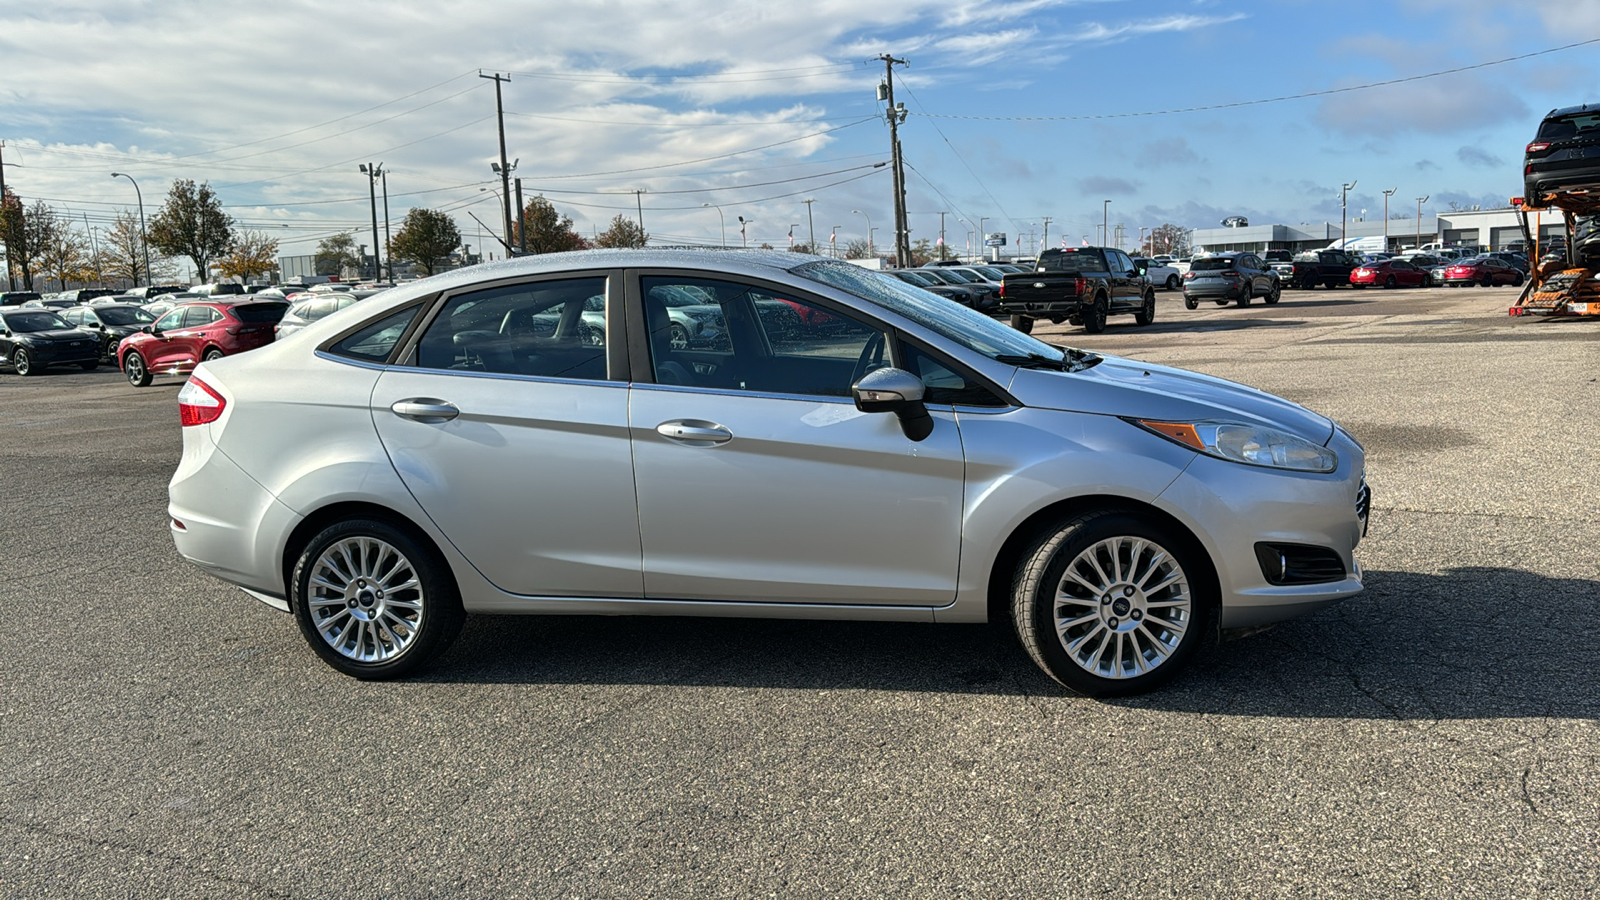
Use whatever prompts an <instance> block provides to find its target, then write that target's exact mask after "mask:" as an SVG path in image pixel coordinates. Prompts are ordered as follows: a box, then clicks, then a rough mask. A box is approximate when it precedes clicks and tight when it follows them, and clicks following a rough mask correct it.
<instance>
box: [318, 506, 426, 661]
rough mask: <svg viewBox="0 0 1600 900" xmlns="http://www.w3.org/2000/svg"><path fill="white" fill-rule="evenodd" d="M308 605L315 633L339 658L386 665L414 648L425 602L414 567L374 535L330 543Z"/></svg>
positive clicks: (322, 557)
mask: <svg viewBox="0 0 1600 900" xmlns="http://www.w3.org/2000/svg"><path fill="white" fill-rule="evenodd" d="M310 588H311V591H310V594H311V596H310V598H309V600H308V603H307V605H308V607H309V610H310V613H311V621H312V623H313V624H314V625H315V626H316V629H317V633H318V634H320V635H322V639H323V640H324V641H326V642H327V644H328V646H330V647H332V648H333V649H334V651H335V652H337V653H338V654H339V655H340V656H343V657H345V658H347V659H350V660H353V661H355V662H362V663H377V662H387V661H389V660H391V659H394V658H395V657H397V656H399V655H400V654H402V653H404V652H405V651H406V650H407V649H408V648H410V646H411V644H412V642H413V641H414V640H415V639H416V637H417V634H418V632H419V630H420V629H421V628H422V619H423V616H424V615H425V614H426V598H425V597H424V596H423V593H422V582H421V580H420V578H419V577H418V574H417V571H416V569H415V568H414V567H413V566H412V565H411V561H410V560H408V559H406V557H405V555H404V554H402V553H401V552H400V551H399V550H397V549H395V548H394V546H393V545H391V544H389V543H387V542H385V541H381V540H378V539H377V538H372V537H349V538H345V539H344V540H341V541H338V542H336V543H334V544H330V545H329V546H328V548H327V549H326V550H323V551H322V555H321V556H318V557H317V561H316V563H315V564H314V565H313V566H312V568H311V583H310Z"/></svg>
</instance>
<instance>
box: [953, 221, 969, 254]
mask: <svg viewBox="0 0 1600 900" xmlns="http://www.w3.org/2000/svg"><path fill="white" fill-rule="evenodd" d="M956 221H957V222H960V223H961V224H963V225H965V226H967V227H966V228H963V229H961V230H962V232H963V233H965V234H966V236H967V256H969V257H970V256H971V255H972V223H971V222H968V221H967V220H966V219H963V218H961V217H960V216H956ZM962 262H966V260H962Z"/></svg>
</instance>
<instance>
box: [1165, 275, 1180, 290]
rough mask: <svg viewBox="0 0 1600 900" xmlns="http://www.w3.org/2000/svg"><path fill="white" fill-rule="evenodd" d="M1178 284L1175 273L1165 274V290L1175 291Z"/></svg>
mask: <svg viewBox="0 0 1600 900" xmlns="http://www.w3.org/2000/svg"><path fill="white" fill-rule="evenodd" d="M1178 285H1179V282H1178V276H1176V275H1168V276H1167V290H1169V291H1175V290H1177V289H1178Z"/></svg>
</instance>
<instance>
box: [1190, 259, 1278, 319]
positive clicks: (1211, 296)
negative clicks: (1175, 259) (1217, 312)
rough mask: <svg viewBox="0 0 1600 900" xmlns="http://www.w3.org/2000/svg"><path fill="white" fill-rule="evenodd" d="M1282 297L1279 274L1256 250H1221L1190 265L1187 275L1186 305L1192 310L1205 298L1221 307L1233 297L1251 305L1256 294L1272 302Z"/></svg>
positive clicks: (1242, 303) (1240, 303) (1241, 304)
mask: <svg viewBox="0 0 1600 900" xmlns="http://www.w3.org/2000/svg"><path fill="white" fill-rule="evenodd" d="M1282 296H1283V283H1282V282H1281V281H1279V280H1278V273H1277V272H1274V271H1272V270H1271V269H1269V268H1267V264H1266V263H1265V262H1262V260H1261V258H1260V257H1258V256H1256V255H1255V254H1254V253H1219V254H1217V255H1215V256H1207V257H1204V258H1202V259H1196V260H1195V261H1194V262H1193V263H1191V264H1190V265H1189V274H1187V275H1185V276H1183V305H1184V306H1185V307H1186V308H1188V309H1194V308H1196V307H1198V306H1199V305H1200V301H1201V300H1214V301H1216V304H1217V305H1218V306H1227V305H1228V301H1229V300H1232V301H1235V302H1237V303H1238V304H1239V305H1240V306H1249V305H1250V301H1251V299H1253V298H1255V297H1261V298H1263V299H1265V300H1266V301H1267V303H1268V304H1269V305H1270V304H1273V303H1277V302H1278V299H1279V298H1280V297H1282Z"/></svg>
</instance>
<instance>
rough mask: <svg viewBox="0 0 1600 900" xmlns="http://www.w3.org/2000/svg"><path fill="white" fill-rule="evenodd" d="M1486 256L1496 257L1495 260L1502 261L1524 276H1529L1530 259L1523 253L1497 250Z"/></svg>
mask: <svg viewBox="0 0 1600 900" xmlns="http://www.w3.org/2000/svg"><path fill="white" fill-rule="evenodd" d="M1484 255H1485V256H1491V257H1494V258H1495V259H1498V260H1500V261H1501V262H1503V263H1505V264H1506V265H1508V266H1510V267H1511V268H1513V269H1516V270H1517V271H1519V272H1521V273H1522V274H1524V275H1526V274H1528V268H1529V266H1528V257H1527V256H1525V255H1523V254H1521V253H1512V252H1510V251H1506V250H1496V251H1495V252H1493V253H1485V254H1484Z"/></svg>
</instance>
